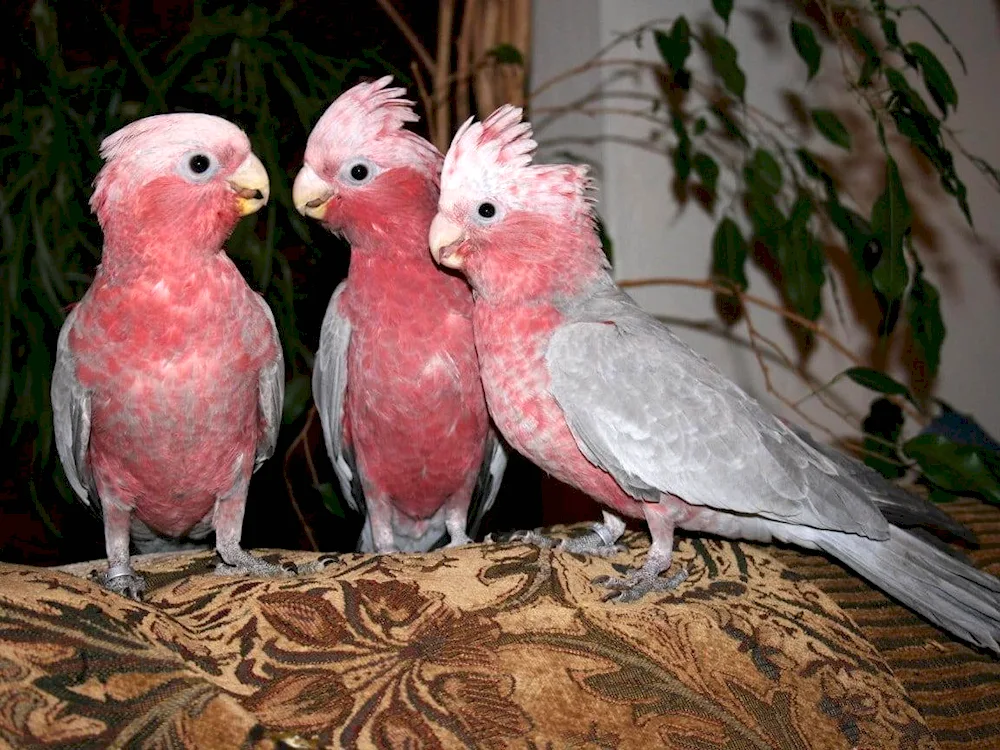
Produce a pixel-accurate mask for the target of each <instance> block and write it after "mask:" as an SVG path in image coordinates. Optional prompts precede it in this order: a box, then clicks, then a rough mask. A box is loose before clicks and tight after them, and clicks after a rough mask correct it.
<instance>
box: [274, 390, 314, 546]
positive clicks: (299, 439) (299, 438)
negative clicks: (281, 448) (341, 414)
mask: <svg viewBox="0 0 1000 750" xmlns="http://www.w3.org/2000/svg"><path fill="white" fill-rule="evenodd" d="M315 417H316V406H315V405H313V406H312V407H310V408H309V415H308V416H307V417H306V423H305V425H304V426H303V427H302V429H301V430H300V431H299V434H298V435H296V436H295V440H293V441H292V444H291V445H289V446H288V450H287V451H285V460H284V463H282V466H281V474H282V478H283V479H284V480H285V489H286V490H287V492H288V499H289V500H290V501H291V503H292V508H293V509H294V510H295V515H296V516H298V519H299V523H300V524H301V525H302V530H303V531H304V532H305V535H306V540H307V541H308V542H309V547H310V549H312V551H313V552H319V545H318V544H317V543H316V536H315V535H314V534H313V531H312V527H311V526H310V525H309V523H308V522H307V521H306V517H305V514H304V513H303V512H302V508H301V507H299V502H298V500H296V499H295V490H294V489H293V488H292V481H291V479H289V478H288V464H289V462H290V461H291V458H292V455H293V454H294V453H295V449H296V448H297V447H298V446H299V444H300V443H301V444H302V446H303V447H304V448H305V453H306V463H307V464H308V466H309V471H310V472H311V473H312V480H313V486H314V487H318V486H319V483H320V482H319V475H318V474H317V473H316V466H315V464H313V461H312V456H311V455H310V454H311V451H310V450H309V441H308V440H307V437H308V436H309V428H310V427H312V424H313V420H314V419H315Z"/></svg>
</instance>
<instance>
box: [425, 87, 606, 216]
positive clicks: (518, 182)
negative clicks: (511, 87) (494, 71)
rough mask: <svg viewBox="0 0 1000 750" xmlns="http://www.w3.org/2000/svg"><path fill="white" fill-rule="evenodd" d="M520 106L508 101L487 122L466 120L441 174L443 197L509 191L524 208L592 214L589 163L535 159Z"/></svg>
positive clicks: (447, 200)
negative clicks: (555, 162) (563, 162)
mask: <svg viewBox="0 0 1000 750" xmlns="http://www.w3.org/2000/svg"><path fill="white" fill-rule="evenodd" d="M522 118H523V111H522V110H521V108H520V107H515V106H512V105H510V104H505V105H503V106H502V107H500V108H499V109H497V110H496V111H495V112H494V113H493V114H491V115H490V116H489V117H487V118H486V119H485V120H483V121H482V122H475V121H474V119H473V118H469V119H468V120H466V121H465V122H464V123H463V124H462V126H461V127H460V128H459V129H458V132H457V133H456V134H455V138H454V139H453V140H452V143H451V148H450V149H448V154H447V155H446V156H445V161H444V169H443V170H442V174H441V190H442V203H443V204H445V205H447V204H449V203H452V202H453V201H454V200H457V199H458V198H459V197H460V196H462V195H464V194H467V193H470V192H475V193H477V194H483V195H485V194H490V195H496V196H499V195H503V196H505V197H507V198H509V199H512V200H513V201H514V202H515V203H516V204H518V205H519V206H521V207H523V208H530V209H532V210H539V211H545V212H548V213H564V214H566V215H579V214H586V215H587V216H588V217H592V214H593V204H594V198H593V196H592V194H591V189H592V188H593V180H592V179H591V178H590V176H589V168H588V167H587V166H585V165H572V164H532V158H533V157H534V155H535V150H536V149H537V147H538V144H537V143H536V142H535V140H534V137H533V133H532V128H531V123H529V122H527V121H525V120H523V119H522Z"/></svg>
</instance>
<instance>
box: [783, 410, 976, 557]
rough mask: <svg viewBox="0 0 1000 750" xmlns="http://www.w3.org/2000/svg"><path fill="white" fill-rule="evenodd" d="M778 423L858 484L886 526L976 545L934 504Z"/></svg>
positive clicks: (793, 427)
mask: <svg viewBox="0 0 1000 750" xmlns="http://www.w3.org/2000/svg"><path fill="white" fill-rule="evenodd" d="M782 422H783V423H784V424H785V425H786V426H788V427H789V428H790V429H791V430H792V431H793V432H794V433H795V434H796V435H798V436H799V438H800V439H801V440H802V441H803V442H805V443H807V444H808V445H809V446H810V447H812V448H813V449H814V450H816V451H817V452H819V453H821V454H823V455H824V456H826V458H828V459H829V460H831V461H833V462H834V463H835V464H836V465H837V467H838V468H839V469H840V470H841V471H843V472H844V474H846V475H847V476H848V477H849V478H850V479H851V480H853V481H854V482H855V483H857V484H859V485H861V487H862V488H864V489H865V490H866V491H867V492H868V493H869V497H870V498H871V500H872V502H874V503H875V504H876V505H877V506H878V509H879V511H881V513H882V515H883V516H884V517H885V520H887V521H888V522H889V523H891V524H893V525H895V526H901V527H903V528H914V527H924V528H927V529H940V530H942V531H946V532H948V533H949V534H952V535H953V536H955V537H957V538H959V539H962V540H964V541H966V542H968V543H970V544H973V545H974V544H976V543H977V541H976V535H975V534H973V533H972V531H971V530H970V529H969V528H968V527H966V526H965V525H964V524H961V523H959V522H958V521H956V520H955V519H954V518H952V517H951V516H949V515H948V514H947V513H945V512H944V511H943V510H941V508H940V507H938V505H937V504H936V503H933V502H931V501H930V500H928V499H926V498H924V497H921V496H919V495H917V494H915V493H913V492H909V491H907V490H905V489H903V488H902V487H900V486H899V485H897V484H895V483H893V482H890V481H889V480H888V479H886V478H885V477H883V476H882V475H881V474H879V473H878V472H877V471H875V470H874V469H872V468H871V467H869V466H866V465H865V464H864V463H863V462H861V461H859V460H858V459H856V458H854V457H853V456H848V455H847V454H845V453H843V452H841V451H839V450H837V449H836V448H834V447H833V446H832V445H826V444H825V443H821V442H819V441H817V440H816V439H815V438H813V436H812V435H810V434H809V433H808V432H807V431H806V430H804V429H802V428H801V427H798V426H797V425H795V424H792V423H791V422H785V421H784V420H782ZM928 536H930V535H928ZM925 538H927V537H925ZM928 541H929V539H928ZM941 546H942V548H943V547H944V545H941Z"/></svg>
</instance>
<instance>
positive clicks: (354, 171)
mask: <svg viewBox="0 0 1000 750" xmlns="http://www.w3.org/2000/svg"><path fill="white" fill-rule="evenodd" d="M367 176H368V167H366V166H365V165H364V164H355V165H354V166H353V167H351V177H352V179H355V180H357V181H358V182H361V181H362V180H363V179H365V178H366V177H367Z"/></svg>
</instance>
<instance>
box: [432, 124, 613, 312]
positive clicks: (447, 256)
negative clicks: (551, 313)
mask: <svg viewBox="0 0 1000 750" xmlns="http://www.w3.org/2000/svg"><path fill="white" fill-rule="evenodd" d="M536 145H537V144H536V143H535V141H534V140H533V139H532V133H531V125H530V124H529V123H527V122H524V121H522V119H521V110H520V109H519V108H517V107H513V106H511V105H509V104H507V105H504V106H502V107H500V108H499V109H498V110H497V111H496V112H494V113H493V114H492V115H490V116H489V117H488V118H486V119H485V120H484V121H483V122H481V123H480V122H473V121H472V120H471V119H470V120H468V121H467V122H465V124H463V125H462V127H461V128H459V130H458V133H457V134H456V135H455V138H454V140H453V141H452V144H451V148H450V149H449V150H448V154H447V156H446V157H445V161H444V168H443V170H442V172H441V197H440V200H439V203H438V214H437V216H435V217H434V221H433V223H432V224H431V230H430V237H429V240H430V247H431V252H432V254H433V255H434V258H435V260H437V261H438V262H439V263H440V264H442V265H444V266H448V267H450V268H455V269H459V270H461V271H462V273H464V274H465V275H466V277H467V278H468V279H469V283H470V284H471V285H472V287H473V289H475V290H476V292H477V293H478V294H479V295H480V296H486V297H494V298H499V297H504V298H510V297H511V295H517V296H519V297H530V296H537V295H544V294H549V293H552V292H558V291H562V292H568V291H569V290H570V289H571V288H573V286H574V285H575V284H576V283H577V282H578V281H579V280H582V279H583V278H584V277H587V276H590V275H592V274H593V273H597V272H599V271H600V272H603V270H604V269H605V268H606V266H607V262H606V260H605V258H604V254H603V253H602V252H601V247H600V242H599V240H598V238H597V235H596V232H595V227H594V222H593V213H592V208H593V200H592V199H591V197H590V193H589V190H590V187H591V180H590V178H589V177H588V176H587V171H588V170H587V167H585V166H578V165H569V164H532V163H531V161H532V156H533V154H534V152H535V148H536Z"/></svg>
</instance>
